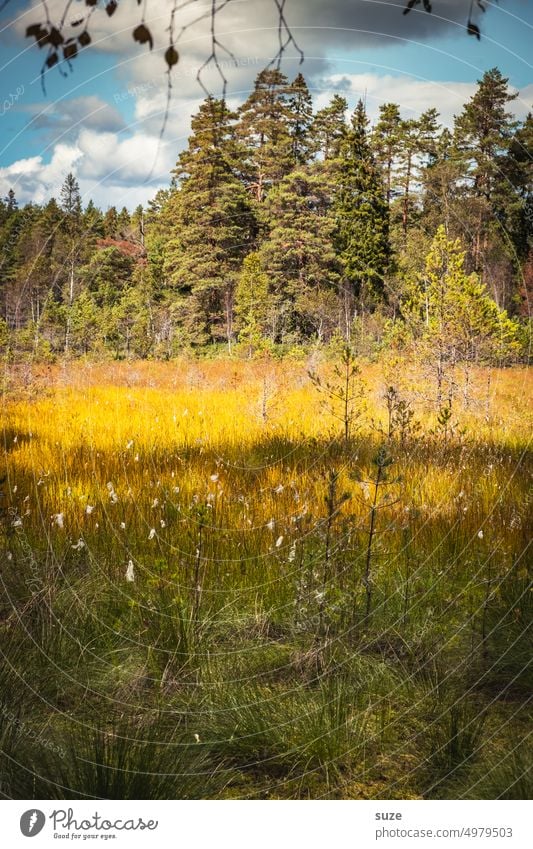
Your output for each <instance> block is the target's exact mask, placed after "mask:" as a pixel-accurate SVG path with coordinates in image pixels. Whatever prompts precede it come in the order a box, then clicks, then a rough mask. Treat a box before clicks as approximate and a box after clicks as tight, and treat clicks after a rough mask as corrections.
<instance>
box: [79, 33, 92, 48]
mask: <svg viewBox="0 0 533 849" xmlns="http://www.w3.org/2000/svg"><path fill="white" fill-rule="evenodd" d="M78 41H79V43H80V44H81V46H82V47H87V45H88V44H90V43H91V36H90V35H89V33H88V32H87V30H84V31H83V32H82V33H80V34H79V36H78Z"/></svg>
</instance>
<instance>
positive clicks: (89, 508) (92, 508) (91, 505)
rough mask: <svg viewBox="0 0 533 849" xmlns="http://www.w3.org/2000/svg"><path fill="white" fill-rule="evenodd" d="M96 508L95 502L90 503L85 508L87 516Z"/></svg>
mask: <svg viewBox="0 0 533 849" xmlns="http://www.w3.org/2000/svg"><path fill="white" fill-rule="evenodd" d="M94 509H95V506H94V504H88V505H87V507H86V508H85V512H86V514H87V516H90V515H91V513H92V512H93V510H94Z"/></svg>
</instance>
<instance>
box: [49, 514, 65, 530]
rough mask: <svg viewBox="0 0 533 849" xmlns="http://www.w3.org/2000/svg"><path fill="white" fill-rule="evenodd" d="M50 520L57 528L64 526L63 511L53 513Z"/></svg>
mask: <svg viewBox="0 0 533 849" xmlns="http://www.w3.org/2000/svg"><path fill="white" fill-rule="evenodd" d="M52 521H53V522H54V524H55V525H57V527H58V528H63V527H64V526H65V517H64V515H63V513H54V515H53V516H52Z"/></svg>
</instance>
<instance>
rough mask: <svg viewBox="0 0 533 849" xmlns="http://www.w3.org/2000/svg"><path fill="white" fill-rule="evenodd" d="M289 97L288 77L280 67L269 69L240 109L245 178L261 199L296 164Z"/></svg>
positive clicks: (251, 189)
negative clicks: (278, 68)
mask: <svg viewBox="0 0 533 849" xmlns="http://www.w3.org/2000/svg"><path fill="white" fill-rule="evenodd" d="M290 99H291V87H290V85H289V82H288V80H287V77H286V76H285V75H284V74H282V73H281V71H279V70H277V69H272V70H269V69H266V70H264V71H261V72H260V73H259V74H258V76H257V78H256V80H255V84H254V90H253V92H252V93H251V95H250V96H249V97H248V99H247V100H246V102H245V103H244V105H243V106H242V107H241V108H240V110H239V117H240V121H239V128H238V132H239V137H240V139H241V142H242V144H243V155H244V161H243V163H242V168H243V175H244V180H245V183H246V186H247V187H248V189H249V191H250V192H251V193H252V195H253V197H255V198H256V200H257V201H259V202H260V201H262V200H264V198H265V195H266V194H267V192H268V191H269V189H270V188H271V187H272V186H274V185H277V184H278V183H279V181H280V180H281V179H282V178H283V177H284V176H285V175H286V174H288V173H289V171H290V170H291V168H292V166H293V164H294V139H293V138H291V121H292V113H291V104H290Z"/></svg>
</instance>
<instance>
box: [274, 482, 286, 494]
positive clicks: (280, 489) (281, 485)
mask: <svg viewBox="0 0 533 849" xmlns="http://www.w3.org/2000/svg"><path fill="white" fill-rule="evenodd" d="M284 489H285V487H284V486H283V484H282V483H280V484H278V485H277V487H276V488H275V490H274V492H275V493H276V495H280V493H282V492H283V490H284Z"/></svg>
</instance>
